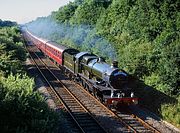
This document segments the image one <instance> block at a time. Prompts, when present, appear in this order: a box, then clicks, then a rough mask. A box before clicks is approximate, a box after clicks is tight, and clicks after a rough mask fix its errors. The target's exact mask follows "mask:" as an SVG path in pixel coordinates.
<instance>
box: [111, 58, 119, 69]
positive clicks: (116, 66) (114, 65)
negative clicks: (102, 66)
mask: <svg viewBox="0 0 180 133" xmlns="http://www.w3.org/2000/svg"><path fill="white" fill-rule="evenodd" d="M111 66H112V67H115V68H118V61H116V60H114V61H113V62H112V65H111Z"/></svg>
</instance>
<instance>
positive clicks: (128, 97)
mask: <svg viewBox="0 0 180 133" xmlns="http://www.w3.org/2000/svg"><path fill="white" fill-rule="evenodd" d="M23 34H24V37H25V38H26V39H27V41H30V42H32V43H33V44H35V45H36V46H37V48H38V49H40V51H42V52H43V53H44V54H45V55H46V56H48V57H49V58H51V59H52V60H53V61H54V62H56V63H57V64H58V65H59V66H60V67H61V68H63V70H64V71H65V72H66V73H67V74H68V75H69V77H71V78H73V79H74V80H76V81H78V82H80V83H81V84H82V86H83V87H84V88H85V89H86V90H87V91H89V92H90V93H91V94H93V95H94V96H95V97H96V98H98V99H99V100H100V101H101V102H103V103H104V104H105V105H107V106H117V104H121V103H122V104H128V105H129V104H137V103H138V98H136V97H134V93H133V92H132V89H130V88H129V87H128V84H129V75H128V74H127V73H126V72H125V71H123V70H121V69H119V68H118V64H117V62H116V61H114V62H113V64H112V65H109V64H107V63H106V62H105V61H104V59H102V58H100V57H98V56H96V55H94V54H92V53H89V52H80V51H78V50H76V49H73V48H68V47H66V46H63V45H60V44H57V43H56V42H53V41H49V40H45V39H42V38H39V37H36V36H34V35H33V34H31V33H30V32H29V31H27V30H24V31H23Z"/></svg>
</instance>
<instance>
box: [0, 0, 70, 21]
mask: <svg viewBox="0 0 180 133" xmlns="http://www.w3.org/2000/svg"><path fill="white" fill-rule="evenodd" d="M69 1H73V0H0V19H1V20H10V21H15V22H17V23H19V24H24V23H27V22H30V21H32V20H35V19H36V18H37V17H42V16H48V15H50V14H51V12H52V11H57V10H58V9H59V7H61V6H63V5H66V4H68V3H69Z"/></svg>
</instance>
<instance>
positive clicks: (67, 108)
mask: <svg viewBox="0 0 180 133" xmlns="http://www.w3.org/2000/svg"><path fill="white" fill-rule="evenodd" d="M35 55H36V54H35ZM36 56H37V55H36ZM37 57H38V56H37ZM38 58H39V57H38ZM39 60H40V61H41V62H42V63H43V64H44V65H45V67H46V69H47V70H48V71H49V72H50V73H51V74H52V75H53V76H54V77H55V78H56V79H57V81H58V82H59V83H60V84H61V85H62V86H63V88H65V89H66V91H67V92H68V93H69V94H70V95H71V96H72V97H73V98H74V99H75V100H76V101H77V102H78V104H79V105H80V106H81V107H82V108H83V109H84V110H85V111H86V112H87V113H88V114H89V115H90V116H91V117H92V118H93V119H94V120H95V121H96V123H97V124H98V125H99V126H100V127H101V128H102V129H103V131H104V132H106V131H105V130H104V128H103V127H102V126H101V125H100V124H99V123H98V121H97V120H96V119H95V118H94V117H93V116H92V115H91V113H90V112H89V111H88V110H87V109H86V108H85V107H84V106H83V105H82V104H81V103H80V102H79V101H78V100H77V99H76V97H75V96H74V95H73V94H72V93H71V92H70V91H69V90H68V89H67V87H66V86H64V84H62V82H61V81H60V80H59V79H58V78H57V77H56V76H55V75H54V74H53V73H52V72H51V71H50V70H49V69H48V68H47V66H46V64H45V63H44V62H43V61H42V60H41V59H40V58H39ZM36 65H37V64H36ZM38 70H39V71H40V73H41V75H42V76H43V78H44V79H45V80H46V82H47V83H48V85H49V86H50V87H51V88H52V89H53V91H54V92H55V94H56V95H57V96H58V97H59V99H60V101H61V102H62V103H63V105H64V106H65V108H66V110H67V111H68V113H69V114H70V115H71V117H72V118H73V120H74V121H75V122H76V124H77V125H78V127H79V128H80V129H81V130H82V132H85V131H84V130H83V129H82V127H81V126H80V124H79V123H78V121H77V120H76V118H75V117H74V116H73V114H72V113H71V111H70V110H69V107H68V106H67V105H66V104H65V103H64V100H63V99H62V98H61V96H60V95H59V94H58V92H57V91H56V90H55V89H54V88H53V87H52V85H51V84H50V83H49V81H48V80H47V79H46V77H45V76H44V74H43V73H42V72H41V70H40V68H39V67H38Z"/></svg>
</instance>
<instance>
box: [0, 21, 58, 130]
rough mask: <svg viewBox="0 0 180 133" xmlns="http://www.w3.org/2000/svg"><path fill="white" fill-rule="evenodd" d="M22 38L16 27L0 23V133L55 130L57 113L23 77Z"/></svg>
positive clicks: (23, 54) (8, 23) (11, 23)
mask: <svg viewBox="0 0 180 133" xmlns="http://www.w3.org/2000/svg"><path fill="white" fill-rule="evenodd" d="M26 57H27V56H26V52H25V49H24V47H23V39H22V37H21V34H20V30H19V28H18V27H17V24H16V23H14V22H10V21H0V129H1V132H2V133H15V132H17V133H32V132H39V133H46V132H49V133H50V132H55V131H57V122H58V114H57V113H55V112H54V111H53V110H51V109H50V108H49V107H48V105H47V104H46V102H45V100H44V98H43V97H42V96H41V95H40V94H39V93H38V92H36V91H34V90H33V88H34V87H35V84H34V80H33V79H32V78H30V77H28V76H27V74H26V72H25V70H24V68H23V65H22V64H23V62H24V61H25V60H26Z"/></svg>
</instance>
